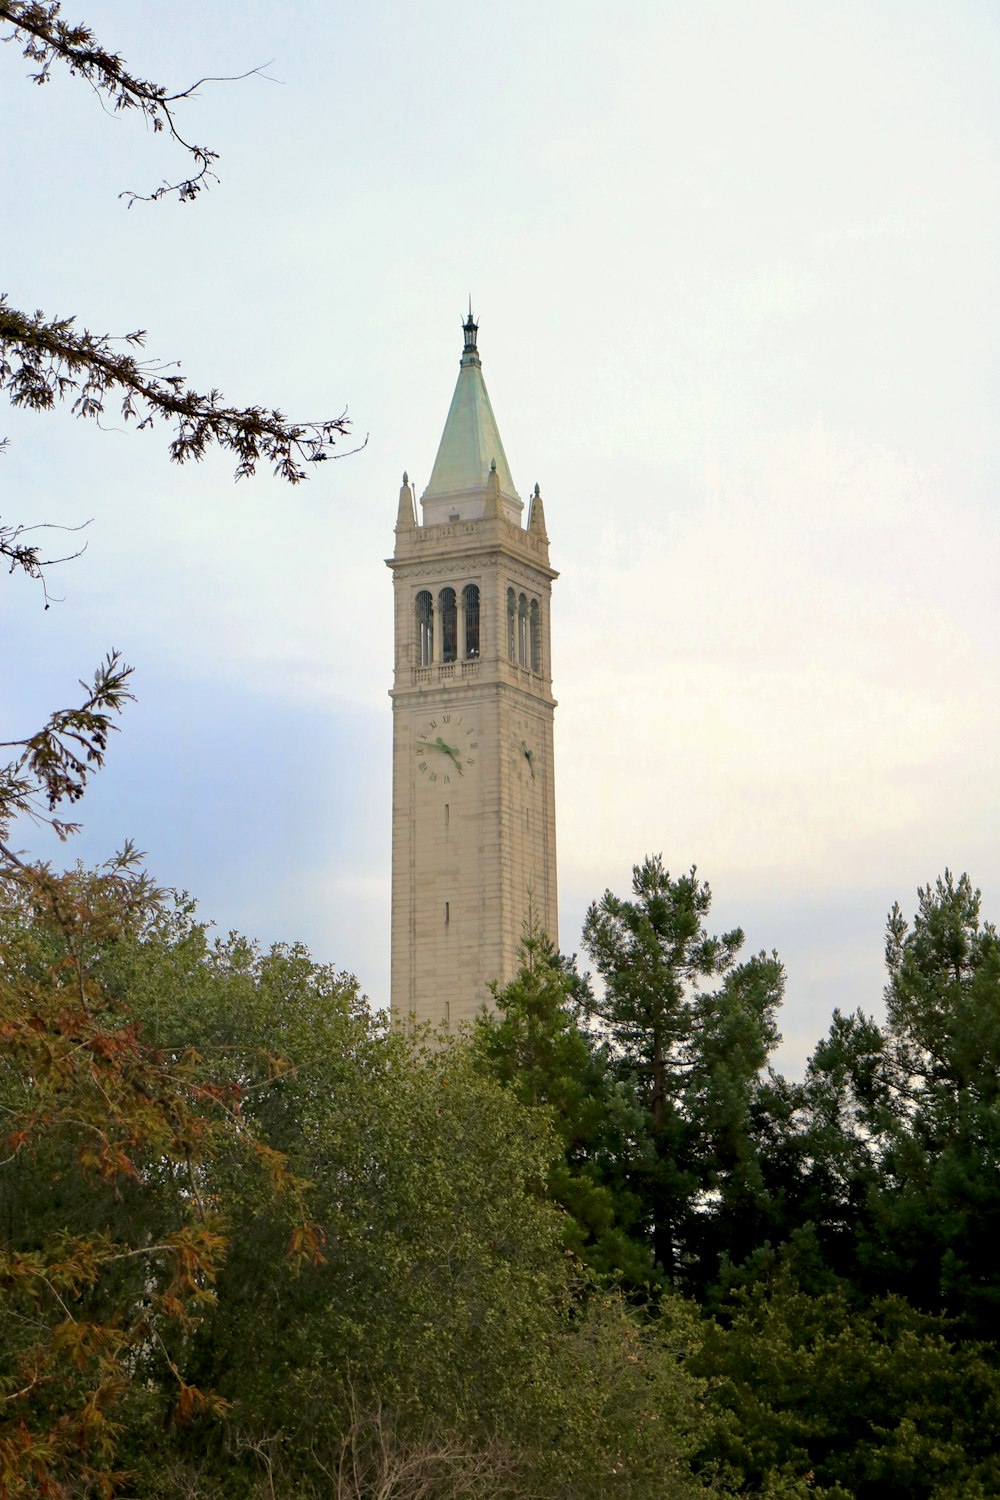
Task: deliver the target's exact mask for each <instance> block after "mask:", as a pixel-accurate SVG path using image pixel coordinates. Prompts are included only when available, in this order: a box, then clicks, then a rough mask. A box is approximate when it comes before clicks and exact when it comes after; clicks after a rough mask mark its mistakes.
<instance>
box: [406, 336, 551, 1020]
mask: <svg viewBox="0 0 1000 1500" xmlns="http://www.w3.org/2000/svg"><path fill="white" fill-rule="evenodd" d="M478 331H479V328H478V324H477V323H476V322H475V321H474V320H473V316H472V311H471V308H470V311H469V316H468V319H467V320H466V322H465V325H464V328H463V333H464V338H465V346H464V349H463V351H462V358H461V362H460V365H459V372H458V384H457V385H456V387H455V394H454V396H453V397H452V402H451V408H450V410H449V412H448V419H447V421H446V422H445V427H444V433H443V435H442V437H441V442H440V445H439V447H438V451H437V458H436V459H435V460H434V468H433V470H432V472H431V477H430V483H429V484H428V485H427V488H426V489H425V490H424V493H423V495H422V496H421V500H420V505H421V509H422V512H423V515H422V519H421V520H420V521H419V522H418V520H417V517H416V514H415V508H414V498H415V497H414V493H413V491H412V489H411V487H410V484H409V481H408V479H407V476H406V475H405V474H404V475H403V487H402V489H401V490H400V492H399V513H398V518H397V521H396V550H395V552H394V554H393V556H392V558H390V559H389V560H388V566H389V567H390V568H391V569H392V577H393V585H394V594H395V610H396V669H395V678H394V682H393V688H392V692H391V694H390V696H391V698H392V710H393V769H392V1010H393V1014H394V1016H395V1017H396V1018H397V1019H399V1020H405V1019H406V1018H407V1017H409V1016H414V1017H415V1018H416V1019H417V1020H418V1021H431V1022H433V1023H434V1024H436V1025H441V1024H443V1025H446V1026H455V1025H456V1024H457V1023H458V1022H459V1021H461V1020H464V1019H468V1018H470V1017H472V1016H474V1015H475V1014H476V1012H477V1011H478V1010H479V1008H480V1006H482V1005H483V1004H484V1003H486V1002H488V1000H489V992H488V990H487V985H488V984H489V982H490V981H491V980H494V979H499V980H500V981H501V982H503V981H506V980H508V979H510V978H511V977H512V976H513V974H514V973H515V972H516V970H517V966H518V959H519V947H520V940H521V932H522V926H523V923H524V919H525V917H526V916H527V914H528V911H529V907H530V908H532V909H533V910H534V912H535V913H536V914H537V916H538V918H539V920H540V921H541V923H542V925H543V926H544V927H545V929H546V931H547V932H548V934H549V936H550V937H551V938H552V940H553V941H556V940H557V931H556V926H557V910H556V830H555V786H554V780H553V755H552V714H553V709H554V708H555V700H554V698H553V697H552V674H551V654H550V632H549V605H550V599H551V589H552V580H553V579H554V578H555V577H557V576H558V575H557V574H556V573H555V572H554V571H553V569H552V568H550V567H549V539H548V536H547V535H546V531H545V512H544V510H543V507H542V497H541V494H540V493H539V489H538V486H537V485H536V486H535V492H534V495H533V496H532V499H531V503H530V506H529V510H528V518H527V524H526V525H524V524H522V513H523V510H524V507H523V504H522V502H521V499H520V496H519V495H518V493H517V490H516V489H515V488H514V482H513V480H512V479H511V474H510V468H509V466H508V463H507V455H506V454H505V453H504V448H503V443H502V442H501V441H500V434H499V432H498V430H497V424H496V419H495V417H494V415H493V408H492V407H491V405H490V398H489V396H488V395H487V393H486V385H485V382H484V380H483V372H482V366H481V364H480V360H479V353H478V350H477V347H476V340H477V335H478Z"/></svg>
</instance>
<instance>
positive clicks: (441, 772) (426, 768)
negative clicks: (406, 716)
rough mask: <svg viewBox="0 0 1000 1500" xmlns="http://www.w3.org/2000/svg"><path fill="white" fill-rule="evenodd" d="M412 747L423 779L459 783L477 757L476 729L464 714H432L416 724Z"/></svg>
mask: <svg viewBox="0 0 1000 1500" xmlns="http://www.w3.org/2000/svg"><path fill="white" fill-rule="evenodd" d="M413 749H414V753H415V754H416V758H417V772H418V774H419V775H420V776H422V777H423V778H424V780H425V781H428V782H433V783H434V784H435V785H436V786H442V787H443V786H447V787H455V786H461V784H462V782H463V781H466V780H467V779H468V778H469V776H470V775H473V774H474V772H475V768H476V765H477V764H478V761H479V730H478V729H477V728H476V724H475V721H474V720H473V719H471V718H470V717H469V715H468V714H462V713H439V714H435V716H434V717H433V718H432V719H426V720H425V721H424V722H423V723H418V724H417V728H416V733H415V735H414V737H413Z"/></svg>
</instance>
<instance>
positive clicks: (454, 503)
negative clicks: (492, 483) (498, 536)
mask: <svg viewBox="0 0 1000 1500" xmlns="http://www.w3.org/2000/svg"><path fill="white" fill-rule="evenodd" d="M462 332H463V334H464V338H465V346H464V348H463V350H462V358H461V361H460V363H459V370H458V383H457V385H456V386H455V394H454V395H453V396H452V398H451V407H450V409H449V411H448V419H447V421H446V422H445V424H444V432H443V433H442V434H441V442H440V443H439V444H438V451H437V458H435V460H434V468H433V469H432V470H431V477H430V482H429V483H428V485H427V488H426V489H425V490H424V493H423V495H422V496H421V497H420V503H421V505H422V507H423V512H424V524H425V525H427V526H433V525H437V524H440V523H442V522H446V521H449V520H451V519H453V518H454V517H455V516H456V515H458V516H459V517H461V519H462V520H463V521H464V520H478V519H479V518H480V517H481V516H482V514H483V508H484V506H485V503H486V493H487V487H488V483H489V478H490V465H491V464H492V463H493V462H494V461H495V462H496V473H497V476H498V478H499V481H500V495H501V500H502V506H503V510H504V513H505V514H506V516H507V518H508V519H509V520H512V521H516V522H518V523H520V517H521V511H522V508H523V507H522V504H521V497H520V496H519V495H518V493H517V490H516V489H515V488H514V481H513V479H512V478H511V473H510V465H509V464H508V462H507V455H506V453H505V452H504V448H503V443H502V442H501V440H500V433H499V431H498V429H497V421H496V417H495V416H494V415H493V408H492V406H491V405H490V398H489V394H488V392H487V390H486V382H485V380H484V379H483V369H482V365H481V363H480V360H479V350H478V349H477V347H476V337H477V335H478V333H479V324H478V323H477V322H476V321H475V319H474V318H473V316H472V307H471V304H470V307H469V316H468V318H467V319H466V320H465V322H464V323H463V325H462Z"/></svg>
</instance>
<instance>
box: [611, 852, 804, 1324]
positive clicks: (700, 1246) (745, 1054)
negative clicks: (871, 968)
mask: <svg viewBox="0 0 1000 1500" xmlns="http://www.w3.org/2000/svg"><path fill="white" fill-rule="evenodd" d="M632 891H633V896H634V898H635V899H634V900H623V899H621V898H620V897H617V896H615V895H613V894H612V893H611V892H610V891H606V892H605V894H604V896H603V898H602V899H601V901H600V902H598V903H595V904H594V905H592V906H591V907H590V910H589V911H588V913H587V919H586V923H585V926H584V934H583V945H584V948H585V950H586V951H587V953H588V955H589V956H590V957H591V958H592V959H593V961H594V963H595V965H596V968H597V972H598V974H599V975H600V977H601V979H602V980H603V984H604V990H603V994H602V995H601V996H600V997H599V998H598V1000H597V1002H596V1006H595V1010H596V1016H597V1021H598V1027H599V1034H600V1035H601V1036H602V1037H603V1038H604V1039H605V1040H606V1041H607V1044H608V1048H609V1052H610V1056H611V1059H612V1067H613V1071H614V1073H615V1075H616V1076H617V1078H618V1079H619V1080H621V1081H622V1082H626V1083H627V1084H628V1085H629V1086H630V1087H631V1088H632V1089H633V1091H634V1095H635V1098H636V1100H637V1102H638V1104H639V1106H640V1108H641V1110H642V1114H643V1132H642V1139H641V1142H640V1143H639V1149H638V1151H637V1154H636V1157H635V1159H634V1161H633V1162H631V1163H630V1164H629V1167H628V1172H627V1177H628V1184H629V1187H630V1190H631V1191H632V1192H633V1193H635V1195H636V1196H637V1197H638V1198H639V1199H640V1201H641V1203H642V1206H643V1219H642V1228H643V1232H644V1235H645V1237H646V1240H647V1242H648V1244H649V1246H650V1249H651V1252H652V1255H653V1259H654V1262H655V1264H656V1266H657V1267H658V1269H659V1272H660V1274H661V1275H662V1277H663V1278H664V1280H665V1281H666V1282H667V1283H669V1284H673V1285H676V1286H679V1287H681V1288H683V1289H685V1290H689V1291H692V1292H694V1293H695V1294H702V1295H703V1294H704V1292H705V1290H706V1288H707V1287H708V1286H709V1285H711V1284H712V1283H713V1281H714V1280H715V1279H716V1277H717V1275H718V1270H719V1265H720V1262H721V1260H722V1258H723V1257H724V1256H729V1257H730V1258H735V1259H742V1258H743V1257H744V1255H745V1254H746V1253H749V1250H750V1249H752V1248H753V1245H752V1243H743V1238H744V1237H743V1234H742V1232H741V1223H742V1221H743V1219H744V1217H745V1215H746V1211H747V1206H748V1204H749V1203H751V1202H752V1201H754V1200H755V1199H756V1198H757V1196H758V1195H759V1193H760V1191H761V1188H762V1183H761V1179H760V1172H759V1165H758V1162H757V1156H756V1146H755V1140H754V1135H755V1130H756V1129H757V1128H758V1125H759V1120H758V1118H757V1117H758V1116H760V1115H761V1113H762V1106H763V1105H764V1103H765V1100H764V1095H763V1094H762V1075H763V1070H764V1068H765V1066H766V1063H767V1058H768V1056H769V1054H770V1052H771V1050H772V1048H773V1047H774V1046H775V1044H776V1043H777V1042H778V1041H779V1039H780V1038H779V1034H778V1031H777V1026H776V1021H775V1017H776V1012H777V1007H778V1005H779V1002H780V999H781V994H782V989H783V983H784V974H783V970H782V966H781V964H780V962H779V961H778V958H777V956H776V955H773V954H772V955H770V956H768V955H766V954H763V953H762V954H759V955H758V956H756V957H754V958H751V959H749V960H747V961H746V962H745V963H742V964H737V962H736V959H737V955H738V953H739V950H740V948H741V947H742V945H743V933H742V932H741V931H740V929H739V928H736V929H734V930H733V931H731V932H727V933H725V934H723V935H722V936H721V937H715V936H711V935H709V933H708V932H707V931H706V930H705V926H704V919H705V917H706V915H707V913H708V911H709V908H710V906H711V899H712V897H711V891H710V889H709V887H708V885H707V884H706V883H705V882H703V881H700V880H699V879H698V878H697V875H696V872H695V870H693V869H692V870H691V872H690V873H689V874H687V875H683V876H681V877H680V878H678V879H676V880H674V879H671V877H670V875H669V873H668V871H667V870H665V869H664V867H663V862H662V859H661V858H660V857H659V856H654V857H650V858H647V859H646V860H645V861H644V862H643V863H642V864H641V865H636V866H635V867H634V869H633V879H632ZM710 985H711V986H712V987H711V988H709V987H708V986H710ZM751 1240H752V1236H751Z"/></svg>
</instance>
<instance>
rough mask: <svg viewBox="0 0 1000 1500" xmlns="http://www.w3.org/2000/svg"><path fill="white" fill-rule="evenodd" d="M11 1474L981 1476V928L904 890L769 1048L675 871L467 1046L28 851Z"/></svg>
mask: <svg viewBox="0 0 1000 1500" xmlns="http://www.w3.org/2000/svg"><path fill="white" fill-rule="evenodd" d="M0 905H2V912H0V1035H2V1039H3V1049H2V1055H0V1112H2V1117H3V1118H2V1125H0V1137H2V1142H3V1148H2V1153H0V1223H2V1226H3V1232H2V1237H0V1495H2V1496H12V1497H13V1496H17V1495H25V1496H27V1495H42V1496H45V1495H48V1496H74V1497H76V1496H85V1495H95V1496H96V1495H101V1496H110V1495H112V1494H120V1495H133V1496H137V1497H139V1496H142V1497H176V1500H181V1497H189V1500H197V1497H202V1500H223V1497H229V1496H233V1497H235V1496H260V1497H272V1496H273V1497H288V1500H298V1497H302V1500H306V1497H319V1496H338V1497H347V1496H353V1497H357V1500H362V1497H376V1496H378V1497H385V1500H388V1497H395V1500H407V1497H421V1496H422V1497H441V1500H448V1497H454V1500H458V1497H462V1496H469V1497H490V1496H497V1497H501V1496H511V1497H516V1496H525V1497H537V1500H545V1497H549V1496H551V1497H560V1500H561V1497H565V1500H569V1497H571V1496H572V1497H594V1500H597V1497H604V1496H616V1495H618V1496H622V1497H633V1496H634V1497H637V1500H642V1497H649V1500H653V1497H657V1500H664V1497H665V1500H670V1497H683V1496H695V1495H702V1494H716V1495H748V1496H749V1495H753V1496H773V1497H779V1496H782V1497H784V1496H805V1495H809V1494H814V1493H820V1494H825V1495H827V1496H836V1497H845V1496H846V1497H849V1496H858V1497H868V1496H876V1495H877V1496H879V1497H890V1500H891V1497H897V1496H898V1497H903V1496H906V1497H921V1496H927V1497H936V1500H957V1497H974V1496H988V1495H994V1494H997V1493H998V1492H1000V1459H998V1457H997V1455H996V1447H997V1445H996V1441H995V1438H996V1433H997V1431H998V1428H1000V1369H998V1357H997V1348H996V1344H995V1342H993V1340H994V1339H995V1335H996V1300H997V1291H998V1286H1000V1277H998V1276H997V1273H996V1269H995V1262H994V1259H993V1254H992V1244H993V1243H995V1242H994V1240H993V1235H994V1233H995V1232H996V1225H997V1216H998V1210H1000V1186H998V1174H997V1165H998V1152H1000V1111H998V1087H1000V1084H998V1079H1000V1072H998V1061H1000V942H998V939H997V935H996V933H995V931H994V929H993V928H992V927H990V926H989V925H987V924H984V923H983V922H982V921H981V919H980V912H979V898H978V894H977V892H975V891H974V889H973V888H972V886H971V884H970V882H969V881H968V880H967V879H966V878H965V877H964V876H963V877H962V878H961V879H960V880H957V881H956V880H954V879H952V877H951V876H950V875H947V874H946V875H945V876H944V878H943V879H942V880H940V881H939V882H938V883H937V885H936V886H935V887H934V888H933V889H926V890H922V891H921V892H920V895H919V906H918V910H917V913H916V917H915V919H914V921H913V923H912V925H908V924H907V922H906V921H905V920H904V918H903V916H902V914H901V912H900V911H899V909H898V908H897V909H894V911H893V912H892V913H891V914H890V917H889V922H888V931H887V945H886V957H887V964H888V983H887V988H886V1002H887V1005H886V1019H885V1023H884V1025H876V1024H875V1022H874V1021H873V1020H872V1019H871V1018H870V1017H867V1016H865V1015H864V1014H862V1013H861V1012H858V1013H856V1014H853V1015H850V1016H846V1015H840V1014H836V1015H835V1016H834V1018H833V1022H832V1025H831V1027H830V1031H829V1034H828V1036H827V1037H826V1038H824V1039H823V1040H822V1041H821V1042H820V1043H819V1045H818V1046H817V1047H816V1049H815V1051H814V1053H813V1056H812V1058H811V1059H810V1062H809V1065H808V1068H807V1071H806V1075H805V1078H804V1080H803V1081H802V1082H801V1083H792V1082H789V1081H788V1080H786V1079H784V1078H782V1077H780V1076H779V1075H778V1074H777V1073H776V1072H774V1071H773V1069H772V1068H771V1067H770V1066H769V1056H770V1054H771V1052H772V1050H773V1048H774V1046H775V1044H776V1042H777V1040H778V1031H777V1018H778V1008H779V1005H780V1000H781V994H782V986H783V978H784V976H783V972H782V968H781V964H780V962H779V961H778V959H777V958H776V957H775V956H774V955H764V954H761V955H758V956H755V957H750V958H748V959H743V960H742V961H741V958H740V950H741V947H742V934H741V933H740V932H738V931H735V932H731V933H727V934H725V935H724V936H721V937H715V936H713V935H712V934H711V933H710V931H709V930H708V929H707V927H706V925H705V924H706V919H707V917H708V913H709V906H710V892H709V890H708V887H707V886H706V885H705V884H704V883H703V882H701V881H700V880H699V879H698V877H697V875H696V874H695V872H693V871H692V872H691V873H690V874H689V875H685V876H683V877H681V878H680V879H675V878H671V877H670V876H669V874H668V873H667V872H666V871H665V870H664V868H663V866H662V864H661V862H660V861H659V860H658V859H648V860H646V861H645V863H643V864H642V865H641V866H639V867H637V868H636V871H635V878H634V886H633V890H632V893H631V895H630V897H629V898H628V899H622V898H619V897H616V896H614V895H612V894H611V893H610V892H608V893H606V894H605V896H604V897H603V898H602V899H601V900H600V901H599V902H597V903H595V905H594V906H593V907H592V908H591V910H590V912H589V913H588V917H587V922H586V927H585V931H584V939H583V947H584V951H585V952H586V954H587V956H588V958H589V960H590V961H591V962H592V963H593V966H594V969H595V971H596V976H597V978H596V979H595V980H594V981H593V982H592V981H591V980H590V979H589V978H588V977H587V976H585V975H582V974H581V973H580V972H579V971H578V969H577V967H576V965H575V964H574V963H571V962H569V961H567V960H565V959H564V958H562V957H560V956H559V955H558V954H556V953H555V952H553V951H552V949H551V947H550V945H549V944H548V942H547V940H546V938H545V936H544V934H543V933H541V932H540V931H538V930H536V929H533V928H529V930H528V931H527V932H526V934H525V942H524V956H523V966H522V968H521V971H520V973H519V974H518V976H517V978H516V979H515V980H514V982H513V983H511V984H509V985H507V986H506V987H505V988H502V989H501V988H498V989H497V990H496V992H495V994H494V997H493V999H494V1004H493V1007H492V1009H491V1011H490V1012H489V1013H487V1012H486V1011H484V1012H483V1014H482V1016H481V1018H480V1020H479V1021H478V1022H477V1024H476V1025H475V1027H474V1028H473V1029H472V1030H471V1032H469V1033H468V1034H464V1035H461V1036H450V1037H430V1036H427V1035H419V1034H418V1035H406V1034H404V1031H403V1030H401V1029H398V1028H397V1029H393V1028H391V1027H389V1026H387V1024H386V1023H385V1021H384V1018H382V1017H380V1016H378V1015H373V1014H372V1012H371V1011H370V1009H369V1007H368V1005H367V1004H366V1002H365V1000H364V998H363V996H362V995H361V994H360V992H359V989H358V986H357V984H356V982H355V981H354V980H353V979H352V978H351V977H350V976H348V975H345V974H339V973H336V972H334V971H333V970H331V969H329V968H326V967H323V966H320V965H317V964H316V963H314V962H313V960H312V959H311V958H310V957H309V955H308V953H306V952H305V951H304V950H302V949H300V948H297V947H278V948H274V949H272V950H271V951H270V952H268V953H263V952H261V951H260V950H259V949H258V948H256V947H255V946H254V945H253V944H251V943H248V942H247V941H245V940H244V939H242V938H240V937H237V936H235V935H231V936H230V937H229V938H227V939H225V940H218V939H214V940H213V939H212V938H211V937H210V935H209V933H208V932H207V931H206V929H205V927H204V926H203V925H201V924H200V923H199V922H198V920H197V917H196V914H195V912H194V910H193V908H192V906H191V904H190V903H189V902H187V901H185V900H182V899H179V898H177V897H175V896H174V895H172V894H170V893H165V892H162V891H158V890H156V889H155V888H154V887H153V885H152V884H151V882H150V881H149V880H148V879H147V878H146V877H145V876H144V875H143V874H142V873H141V872H139V870H138V869H137V868H136V866H135V863H134V861H132V860H130V859H129V858H128V857H126V858H124V859H122V860H120V861H117V862H116V863H115V864H114V865H112V866H111V867H109V868H107V869H104V870H101V871H97V872H87V871H83V870H76V871H74V872H72V873H70V874H68V875H65V876H55V875H54V874H52V873H51V872H50V871H48V870H46V869H43V868H38V867H29V866H25V865H23V864H18V863H16V862H14V863H11V862H8V863H7V866H6V872H5V875H4V880H3V893H2V903H0Z"/></svg>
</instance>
